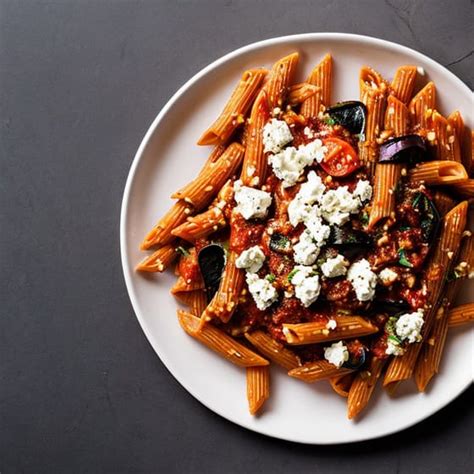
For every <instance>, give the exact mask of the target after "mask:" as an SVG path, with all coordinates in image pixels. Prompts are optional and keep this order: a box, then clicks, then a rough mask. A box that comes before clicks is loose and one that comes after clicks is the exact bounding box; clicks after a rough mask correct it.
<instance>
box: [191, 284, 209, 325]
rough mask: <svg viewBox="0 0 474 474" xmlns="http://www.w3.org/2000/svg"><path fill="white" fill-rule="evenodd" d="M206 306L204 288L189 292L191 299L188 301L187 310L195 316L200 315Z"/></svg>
mask: <svg viewBox="0 0 474 474" xmlns="http://www.w3.org/2000/svg"><path fill="white" fill-rule="evenodd" d="M206 306H207V295H206V292H205V291H204V290H196V291H193V292H191V300H190V301H189V311H190V312H191V313H192V314H194V316H197V317H198V318H200V317H201V314H202V313H203V311H204V310H205V309H206Z"/></svg>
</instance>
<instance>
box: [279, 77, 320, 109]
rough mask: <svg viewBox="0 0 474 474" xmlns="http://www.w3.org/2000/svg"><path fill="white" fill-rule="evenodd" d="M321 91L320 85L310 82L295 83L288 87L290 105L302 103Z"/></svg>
mask: <svg viewBox="0 0 474 474" xmlns="http://www.w3.org/2000/svg"><path fill="white" fill-rule="evenodd" d="M319 91H320V88H319V87H318V86H315V85H313V84H310V83H309V82H300V83H298V84H294V85H292V86H290V88H289V89H288V98H287V102H288V105H291V106H292V107H294V106H295V105H298V104H301V103H302V102H304V101H305V100H307V99H309V98H310V97H311V96H313V95H314V94H316V93H318V92H319Z"/></svg>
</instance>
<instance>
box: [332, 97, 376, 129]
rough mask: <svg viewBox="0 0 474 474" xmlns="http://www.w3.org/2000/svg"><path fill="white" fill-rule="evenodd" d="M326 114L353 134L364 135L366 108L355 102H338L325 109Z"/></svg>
mask: <svg viewBox="0 0 474 474" xmlns="http://www.w3.org/2000/svg"><path fill="white" fill-rule="evenodd" d="M326 113H327V114H328V115H329V116H330V117H331V118H332V119H333V120H334V122H336V123H337V124H339V125H342V126H343V127H344V128H346V129H347V130H349V132H351V133H354V134H361V133H364V130H365V117H366V115H367V108H366V106H365V104H363V103H362V102H359V101H357V100H350V101H347V102H338V103H337V104H334V105H332V106H331V107H328V108H327V109H326Z"/></svg>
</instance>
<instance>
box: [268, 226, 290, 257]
mask: <svg viewBox="0 0 474 474" xmlns="http://www.w3.org/2000/svg"><path fill="white" fill-rule="evenodd" d="M270 250H273V251H274V252H277V253H282V254H285V255H288V254H290V253H291V242H290V239H289V238H288V237H287V236H286V235H282V234H278V233H276V232H275V233H273V234H272V236H271V237H270Z"/></svg>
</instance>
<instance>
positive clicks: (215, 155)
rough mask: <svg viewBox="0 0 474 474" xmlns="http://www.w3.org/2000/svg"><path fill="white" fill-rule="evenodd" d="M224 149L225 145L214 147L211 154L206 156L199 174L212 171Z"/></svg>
mask: <svg viewBox="0 0 474 474" xmlns="http://www.w3.org/2000/svg"><path fill="white" fill-rule="evenodd" d="M225 149H226V146H225V145H222V144H220V145H216V146H215V147H214V148H213V149H212V151H211V154H210V155H209V156H208V158H207V160H206V161H205V163H204V165H203V167H202V168H201V171H200V172H199V174H203V173H207V172H208V171H209V170H212V168H214V166H215V162H216V161H217V160H218V159H219V157H220V156H221V155H222V153H224V151H225Z"/></svg>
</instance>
